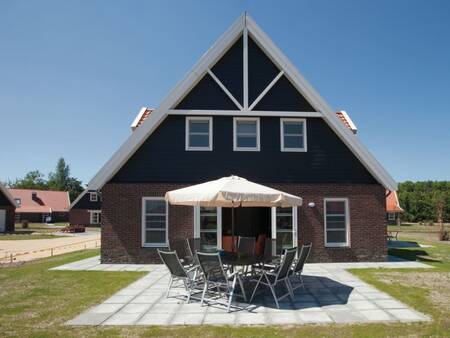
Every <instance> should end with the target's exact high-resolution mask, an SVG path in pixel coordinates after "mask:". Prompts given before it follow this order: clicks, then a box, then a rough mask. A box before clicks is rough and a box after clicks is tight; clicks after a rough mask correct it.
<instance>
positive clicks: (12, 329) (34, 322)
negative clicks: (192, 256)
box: [0, 244, 450, 337]
mask: <svg viewBox="0 0 450 338" xmlns="http://www.w3.org/2000/svg"><path fill="white" fill-rule="evenodd" d="M433 245H435V246H434V247H432V248H413V249H395V250H392V251H391V252H390V253H391V254H395V255H398V256H401V257H405V258H409V259H413V260H416V261H421V262H426V263H428V264H431V265H433V266H435V269H432V270H420V269H407V270H405V269H398V270H397V269H396V270H389V269H365V270H354V271H352V272H353V273H354V274H356V275H358V276H359V277H360V278H362V279H363V280H365V281H366V282H368V283H370V284H373V285H374V286H376V287H377V288H379V289H380V290H383V291H385V292H387V293H389V294H391V295H392V296H394V297H395V298H398V299H399V300H401V301H402V302H404V303H406V304H409V305H410V306H412V307H413V308H415V309H417V310H418V311H421V312H424V313H427V314H429V315H431V316H432V317H433V321H432V322H429V323H377V324H360V325H338V324H331V325H302V326H282V327H280V326H265V327H233V326H227V327H220V326H193V327H191V326H190V327H184V326H181V327H126V326H124V327H119V326H117V327H90V326H89V327H84V326H83V327H69V326H65V325H64V323H65V322H66V321H67V320H69V319H72V318H73V317H75V316H76V315H77V314H79V313H81V312H82V311H84V310H85V309H87V308H88V307H90V306H93V305H95V304H98V303H100V302H101V301H102V300H104V299H106V298H108V297H109V296H110V295H112V294H114V293H115V292H116V291H118V290H119V289H121V288H123V287H125V286H126V285H128V284H130V283H131V282H132V281H134V280H136V279H138V278H139V277H140V276H142V275H143V274H142V273H138V272H106V271H105V272H103V271H49V270H48V269H49V268H51V267H54V266H58V265H61V264H65V263H68V262H72V261H77V260H80V259H83V258H87V257H91V256H93V255H96V254H98V251H97V250H90V251H84V252H77V253H70V254H66V255H61V256H56V257H53V258H48V259H42V260H39V261H35V262H31V263H26V264H24V265H21V266H17V267H10V268H3V269H0V286H1V287H0V332H1V333H2V336H13V337H121V336H127V337H138V336H139V337H218V336H220V337H324V336H326V337H328V336H332V337H385V336H391V337H392V336H395V337H397V336H404V337H410V336H414V337H416V336H433V335H434V336H450V306H445V304H444V305H442V304H439V301H440V300H441V299H442V298H445V299H450V289H449V287H450V280H446V279H445V278H443V277H445V276H450V246H449V245H445V244H433ZM431 277H433V278H431ZM430 278H431V279H430ZM419 281H420V283H419ZM424 283H425V284H424ZM427 283H429V285H428V284H427ZM436 292H437V293H438V295H440V297H438V299H436V297H435V295H436Z"/></svg>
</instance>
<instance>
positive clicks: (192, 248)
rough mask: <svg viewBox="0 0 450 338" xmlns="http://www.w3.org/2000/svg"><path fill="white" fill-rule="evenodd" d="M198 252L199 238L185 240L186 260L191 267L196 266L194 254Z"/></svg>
mask: <svg viewBox="0 0 450 338" xmlns="http://www.w3.org/2000/svg"><path fill="white" fill-rule="evenodd" d="M198 250H200V238H186V260H187V261H189V262H190V263H191V264H193V265H198V262H197V258H196V256H195V254H196V252H197V251H198Z"/></svg>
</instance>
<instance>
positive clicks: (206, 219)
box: [194, 207, 222, 252]
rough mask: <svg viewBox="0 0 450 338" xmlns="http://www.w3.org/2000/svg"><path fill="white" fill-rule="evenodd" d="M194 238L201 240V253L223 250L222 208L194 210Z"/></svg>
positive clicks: (198, 208)
mask: <svg viewBox="0 0 450 338" xmlns="http://www.w3.org/2000/svg"><path fill="white" fill-rule="evenodd" d="M194 217H195V221H194V226H195V228H194V237H195V238H200V250H201V251H206V252H208V251H215V250H217V249H221V248H222V208H215V207H212V208H206V207H195V208H194Z"/></svg>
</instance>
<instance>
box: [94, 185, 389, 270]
mask: <svg viewBox="0 0 450 338" xmlns="http://www.w3.org/2000/svg"><path fill="white" fill-rule="evenodd" d="M265 185H268V186H271V187H274V188H277V189H280V190H283V191H286V192H288V193H292V194H295V195H298V196H301V197H302V198H303V206H301V207H299V209H298V236H299V245H301V243H303V242H308V241H311V242H312V243H313V249H312V253H311V256H310V261H313V262H343V261H384V260H386V254H387V245H386V216H385V215H386V206H385V189H384V188H383V187H382V186H381V185H378V184H276V183H274V184H267V183H265ZM184 186H186V185H182V184H145V183H140V184H120V183H108V184H106V185H105V186H104V187H103V189H102V196H103V206H102V248H101V258H102V262H110V263H124V262H133V263H154V262H159V259H158V257H157V253H156V249H154V248H143V247H142V245H141V243H142V240H141V233H142V212H141V211H142V210H141V208H142V197H163V196H164V194H165V192H166V191H168V190H172V189H177V188H181V187H184ZM326 197H346V198H348V200H349V209H350V247H347V248H326V247H325V245H324V207H323V199H324V198H326ZM309 202H314V203H315V207H314V208H310V207H308V203H309ZM193 235H194V211H193V208H192V207H183V206H170V207H169V241H170V242H171V243H174V242H176V241H178V240H184V239H185V238H188V237H193Z"/></svg>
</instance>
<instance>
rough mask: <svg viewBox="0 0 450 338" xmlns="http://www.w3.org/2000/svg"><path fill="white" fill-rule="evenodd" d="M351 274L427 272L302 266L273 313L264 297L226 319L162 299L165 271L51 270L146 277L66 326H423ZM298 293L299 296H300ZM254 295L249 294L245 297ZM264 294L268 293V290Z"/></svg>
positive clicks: (90, 263) (89, 265)
mask: <svg viewBox="0 0 450 338" xmlns="http://www.w3.org/2000/svg"><path fill="white" fill-rule="evenodd" d="M349 268H430V266H428V265H425V264H421V263H417V262H406V261H398V262H384V263H317V264H306V266H305V271H304V281H305V290H301V289H297V292H296V295H295V299H294V301H293V302H292V301H291V300H290V299H289V298H288V297H287V298H285V299H284V300H282V301H281V302H280V309H277V308H276V306H275V303H274V302H273V299H272V298H271V297H270V294H269V293H267V292H265V293H264V294H262V295H261V296H259V298H258V299H256V297H255V300H256V302H255V304H251V305H248V304H239V303H236V302H234V303H233V304H235V305H238V306H247V308H246V309H244V310H242V309H233V311H232V312H231V313H227V312H226V309H225V307H224V306H222V305H211V306H203V307H201V306H200V303H199V302H198V301H196V300H191V302H190V303H189V304H186V302H185V301H184V300H183V297H181V296H177V292H176V290H175V291H174V292H173V293H171V294H173V295H174V297H170V298H166V297H165V290H166V287H167V284H168V281H169V274H168V271H167V269H166V268H165V266H163V265H152V264H148V265H138V264H100V261H99V257H93V258H88V259H85V260H82V261H79V262H74V263H70V264H66V265H63V266H60V267H57V268H54V269H53V270H96V271H98V270H101V271H149V272H150V273H149V274H147V275H146V276H144V277H142V278H141V279H139V280H138V281H136V282H134V283H132V284H130V285H129V286H127V287H126V288H124V289H122V290H120V291H119V292H117V293H116V294H115V295H113V296H112V297H110V298H109V299H107V300H105V301H104V302H103V303H101V304H99V305H97V306H94V307H92V308H90V309H88V310H87V311H85V312H83V313H82V314H80V315H79V316H77V317H76V318H74V319H72V320H71V321H69V322H68V323H67V324H69V325H200V324H211V325H258V324H259V325H262V324H266V325H283V324H292V325H296V324H305V323H370V322H395V321H402V322H404V321H406V322H409V321H426V320H430V318H429V317H427V316H426V315H424V314H422V313H419V312H417V311H415V310H413V309H411V308H409V307H408V306H407V305H405V304H403V303H401V302H399V301H397V300H396V299H394V298H392V297H391V296H389V295H388V294H386V293H384V292H381V291H379V290H377V289H376V288H374V287H372V286H370V285H368V284H366V283H364V282H363V281H362V280H360V279H359V278H357V277H356V276H354V275H352V274H351V273H350V272H348V271H346V269H349ZM300 290H301V291H300ZM251 291H252V289H250V288H249V290H248V291H247V293H250V292H251ZM267 291H268V290H267Z"/></svg>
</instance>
